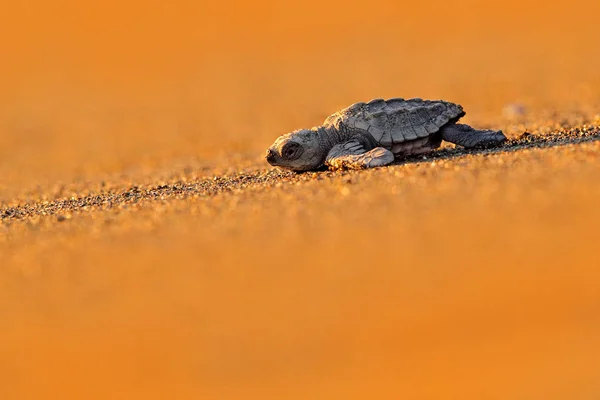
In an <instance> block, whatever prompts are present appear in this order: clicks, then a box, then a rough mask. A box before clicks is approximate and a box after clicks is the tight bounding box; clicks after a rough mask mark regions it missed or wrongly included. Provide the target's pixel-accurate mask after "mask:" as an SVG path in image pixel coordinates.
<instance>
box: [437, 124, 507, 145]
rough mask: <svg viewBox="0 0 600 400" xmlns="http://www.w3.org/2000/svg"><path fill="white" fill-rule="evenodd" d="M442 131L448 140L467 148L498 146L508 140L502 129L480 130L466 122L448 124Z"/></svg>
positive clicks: (443, 136) (444, 137) (443, 137)
mask: <svg viewBox="0 0 600 400" xmlns="http://www.w3.org/2000/svg"><path fill="white" fill-rule="evenodd" d="M441 132H442V139H444V140H445V141H446V142H450V143H454V144H457V145H459V146H463V147H466V148H473V147H492V146H498V145H500V144H502V143H503V142H504V141H505V140H506V136H504V134H503V133H502V131H493V130H478V129H474V128H471V127H470V126H469V125H464V124H449V125H446V126H444V127H443V128H442V129H441Z"/></svg>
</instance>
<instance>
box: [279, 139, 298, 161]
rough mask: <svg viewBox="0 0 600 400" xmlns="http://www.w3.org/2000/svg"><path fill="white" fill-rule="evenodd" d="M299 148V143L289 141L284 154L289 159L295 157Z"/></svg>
mask: <svg viewBox="0 0 600 400" xmlns="http://www.w3.org/2000/svg"><path fill="white" fill-rule="evenodd" d="M298 148H299V146H298V143H289V144H287V145H286V146H285V147H284V148H283V151H282V154H283V156H284V157H285V158H287V159H290V158H293V157H294V156H295V155H296V152H297V151H298Z"/></svg>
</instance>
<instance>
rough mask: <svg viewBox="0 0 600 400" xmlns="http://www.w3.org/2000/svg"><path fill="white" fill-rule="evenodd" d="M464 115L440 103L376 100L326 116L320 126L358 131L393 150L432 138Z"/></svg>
mask: <svg viewBox="0 0 600 400" xmlns="http://www.w3.org/2000/svg"><path fill="white" fill-rule="evenodd" d="M463 115H465V112H464V111H463V108H462V106H460V105H459V104H454V103H450V102H447V101H443V100H422V99H408V100H405V99H400V98H395V99H389V100H383V99H375V100H371V101H369V102H368V103H355V104H353V105H351V106H350V107H348V108H345V109H343V110H341V111H339V112H337V113H335V114H333V115H331V116H329V117H328V118H327V119H326V120H325V122H324V124H323V125H324V126H333V127H335V128H337V129H342V130H344V129H345V130H360V131H363V132H364V133H368V134H369V135H371V136H372V137H373V138H374V139H375V141H376V142H377V143H379V145H380V146H382V147H386V148H392V147H393V146H394V145H398V144H401V143H405V142H410V141H415V140H420V139H423V138H428V137H431V135H433V134H434V133H436V132H438V131H439V130H440V128H442V127H443V126H444V125H446V124H448V123H453V122H456V121H457V120H458V119H460V118H461V117H462V116H463Z"/></svg>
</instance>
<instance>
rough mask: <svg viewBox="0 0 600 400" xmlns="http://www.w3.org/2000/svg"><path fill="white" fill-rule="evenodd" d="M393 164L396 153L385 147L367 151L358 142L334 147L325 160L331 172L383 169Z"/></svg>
mask: <svg viewBox="0 0 600 400" xmlns="http://www.w3.org/2000/svg"><path fill="white" fill-rule="evenodd" d="M393 162H394V153H392V152H391V151H389V150H387V149H385V148H383V147H376V148H374V149H372V150H369V151H365V149H364V147H363V146H362V145H361V144H360V143H359V142H357V141H350V142H346V143H342V144H337V145H335V146H333V147H332V148H331V150H330V151H329V153H328V154H327V158H326V159H325V165H326V166H327V167H329V169H330V170H340V169H365V168H373V167H381V166H383V165H388V164H391V163H393Z"/></svg>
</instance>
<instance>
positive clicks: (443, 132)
mask: <svg viewBox="0 0 600 400" xmlns="http://www.w3.org/2000/svg"><path fill="white" fill-rule="evenodd" d="M464 115H465V112H464V111H463V108H462V106H460V105H458V104H454V103H450V102H447V101H443V100H435V101H432V100H422V99H409V100H404V99H400V98H396V99H389V100H383V99H375V100H371V101H369V102H368V103H356V104H353V105H351V106H350V107H348V108H345V109H343V110H342V111H339V112H337V113H335V114H333V115H331V116H329V117H328V118H327V119H326V120H325V122H324V123H323V125H321V126H317V127H314V128H311V129H300V130H297V131H294V132H291V133H287V134H285V135H283V136H280V137H279V138H278V139H277V140H276V141H275V143H273V145H272V146H271V147H269V149H268V150H267V155H266V159H267V161H268V162H269V164H271V165H274V166H278V167H282V168H288V169H291V170H294V171H309V170H315V169H319V168H321V167H323V166H327V167H329V168H330V169H344V168H347V169H362V168H371V167H379V166H382V165H387V164H390V163H392V162H394V159H396V158H401V157H404V156H408V155H413V154H423V153H427V152H430V151H432V150H434V149H436V148H438V147H439V146H440V144H441V143H442V140H445V141H447V142H450V143H455V144H457V145H460V146H464V147H467V148H471V147H487V146H494V145H498V144H500V143H502V142H504V141H505V140H506V136H504V134H503V133H502V132H501V131H492V130H477V129H473V128H471V127H470V126H468V125H463V124H457V123H456V122H457V121H458V120H459V119H460V118H461V117H463V116H464Z"/></svg>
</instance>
